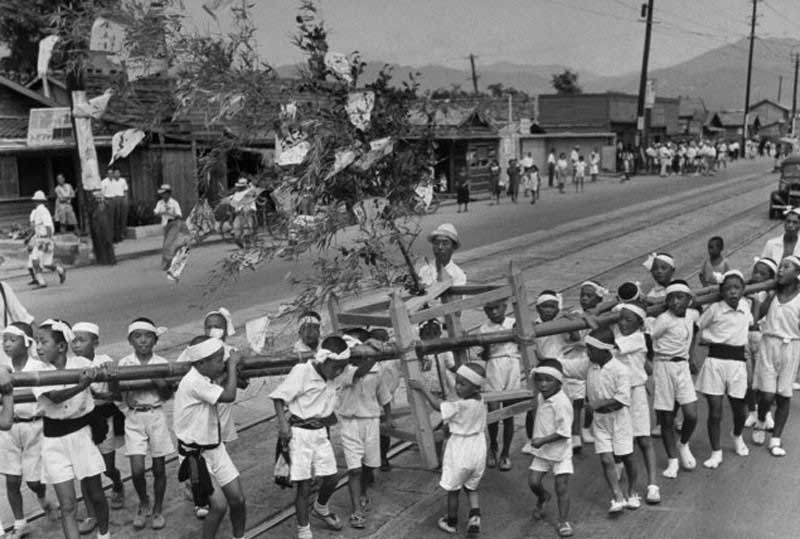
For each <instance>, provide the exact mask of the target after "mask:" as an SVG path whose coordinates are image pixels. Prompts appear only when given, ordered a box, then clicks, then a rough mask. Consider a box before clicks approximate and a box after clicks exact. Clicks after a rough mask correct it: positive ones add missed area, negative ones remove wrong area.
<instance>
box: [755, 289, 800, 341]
mask: <svg viewBox="0 0 800 539" xmlns="http://www.w3.org/2000/svg"><path fill="white" fill-rule="evenodd" d="M761 331H762V332H763V333H764V334H765V335H773V336H775V337H780V338H781V339H792V340H795V339H800V293H798V294H797V295H796V296H795V297H793V298H792V299H791V300H789V301H787V302H786V303H781V302H780V301H778V298H777V297H776V298H774V299H773V300H772V302H771V303H770V304H769V309H767V314H766V316H765V317H764V318H763V319H762V321H761Z"/></svg>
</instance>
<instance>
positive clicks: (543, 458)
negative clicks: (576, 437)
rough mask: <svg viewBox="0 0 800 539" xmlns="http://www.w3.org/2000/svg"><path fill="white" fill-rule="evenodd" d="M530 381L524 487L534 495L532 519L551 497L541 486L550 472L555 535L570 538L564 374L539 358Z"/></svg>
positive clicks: (557, 365) (557, 364) (568, 422)
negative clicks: (532, 407) (529, 451)
mask: <svg viewBox="0 0 800 539" xmlns="http://www.w3.org/2000/svg"><path fill="white" fill-rule="evenodd" d="M532 372H533V380H534V384H535V385H536V389H537V390H538V391H539V395H538V396H537V403H538V404H537V406H536V420H535V421H534V425H533V439H532V440H531V445H532V447H533V461H532V462H531V466H530V472H529V473H528V486H529V487H530V489H531V490H532V491H533V493H534V494H535V495H536V508H535V509H534V510H533V516H534V518H535V519H537V520H540V519H543V518H544V505H545V504H546V503H547V501H548V500H549V499H550V498H551V494H550V493H549V492H548V491H547V489H545V488H544V485H542V480H543V479H544V475H545V474H546V473H548V472H551V471H552V472H553V475H554V476H555V487H556V488H555V490H556V497H557V499H558V535H559V537H571V536H572V534H573V529H572V524H570V522H569V476H570V475H572V473H573V468H572V446H571V443H570V437H571V432H572V431H571V428H572V403H571V402H570V400H569V397H567V396H566V394H565V393H564V392H563V391H561V384H562V383H563V381H564V372H563V369H562V367H561V363H560V362H559V361H558V360H556V359H552V358H543V359H542V360H541V361H539V364H538V365H537V366H536V367H535V368H534V369H533V371H532Z"/></svg>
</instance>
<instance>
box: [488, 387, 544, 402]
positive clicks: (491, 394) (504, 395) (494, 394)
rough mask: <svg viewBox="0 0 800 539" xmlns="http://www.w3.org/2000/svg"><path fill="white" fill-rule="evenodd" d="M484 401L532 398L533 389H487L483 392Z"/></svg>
mask: <svg viewBox="0 0 800 539" xmlns="http://www.w3.org/2000/svg"><path fill="white" fill-rule="evenodd" d="M481 397H482V398H483V402H503V401H515V400H519V399H532V398H533V397H534V394H533V391H531V390H530V389H516V390H513V391H487V392H486V393H481Z"/></svg>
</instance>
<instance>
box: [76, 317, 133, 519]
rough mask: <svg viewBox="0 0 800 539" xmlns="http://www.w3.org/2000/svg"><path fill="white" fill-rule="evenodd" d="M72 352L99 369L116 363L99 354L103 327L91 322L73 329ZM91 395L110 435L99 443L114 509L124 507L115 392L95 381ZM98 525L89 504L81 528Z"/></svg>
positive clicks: (103, 383) (85, 496) (106, 385)
mask: <svg viewBox="0 0 800 539" xmlns="http://www.w3.org/2000/svg"><path fill="white" fill-rule="evenodd" d="M72 334H73V336H74V337H73V339H72V352H73V353H74V354H75V355H76V356H82V357H85V358H86V359H88V360H89V361H91V362H92V364H93V366H95V367H97V368H101V369H102V368H107V367H108V366H109V365H111V364H113V362H114V360H113V359H111V357H109V356H107V355H105V354H97V353H96V352H95V349H96V348H97V345H98V342H99V338H100V328H99V327H98V326H97V324H92V323H89V322H78V323H77V324H75V325H74V326H73V328H72ZM91 391H92V396H93V397H94V407H95V410H97V411H98V413H100V414H101V415H102V416H103V417H105V418H107V419H106V422H107V423H108V434H107V435H106V439H105V440H103V441H102V443H100V444H98V445H97V449H99V450H100V454H101V455H103V462H105V465H106V472H105V475H106V477H108V478H109V479H111V482H112V484H113V486H112V490H111V509H122V508H123V507H124V506H125V490H124V487H123V484H122V475H121V474H120V472H119V470H118V469H117V465H116V450H117V448H118V447H119V445H118V444H117V439H116V437H115V436H114V417H113V416H114V413H115V412H116V411H117V410H118V409H117V406H116V405H115V404H114V401H113V399H112V394H111V391H110V389H109V386H108V382H95V383H93V384H92V386H91ZM82 490H83V499H84V500H89V499H90V498H89V495H88V493H87V492H86V491H85V489H82ZM95 526H97V518H96V517H95V515H94V507H93V506H92V504H91V503H87V504H86V519H85V520H83V521H81V523H80V524H79V526H78V528H79V529H80V532H81V534H86V533H89V532H90V531H92V530H93V529H94V528H95Z"/></svg>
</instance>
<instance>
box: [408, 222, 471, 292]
mask: <svg viewBox="0 0 800 539" xmlns="http://www.w3.org/2000/svg"><path fill="white" fill-rule="evenodd" d="M428 241H429V242H431V245H433V257H434V262H433V263H430V262H426V263H425V265H423V266H422V267H420V268H419V269H418V270H417V275H419V279H420V284H421V285H422V286H425V287H428V286H430V285H432V284H433V283H435V282H436V281H440V280H445V279H448V278H449V279H450V280H451V281H452V283H453V285H454V286H463V285H465V284H467V275H466V274H465V273H464V272H463V271H462V270H461V268H459V267H458V266H457V265H456V263H455V262H453V252H454V251H455V250H456V249H458V248H459V247H460V246H461V242H460V241H459V240H458V232H457V231H456V227H454V226H453V225H452V224H450V223H443V224H441V225H439V226H438V227H436V229H435V230H434V231H433V232H431V233H430V234H429V235H428Z"/></svg>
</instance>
